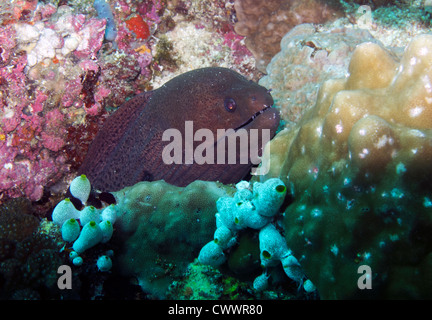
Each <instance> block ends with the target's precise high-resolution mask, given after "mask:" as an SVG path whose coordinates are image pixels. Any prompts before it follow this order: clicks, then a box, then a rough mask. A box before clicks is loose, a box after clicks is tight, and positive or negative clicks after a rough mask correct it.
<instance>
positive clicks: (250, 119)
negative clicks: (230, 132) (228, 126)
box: [234, 105, 272, 132]
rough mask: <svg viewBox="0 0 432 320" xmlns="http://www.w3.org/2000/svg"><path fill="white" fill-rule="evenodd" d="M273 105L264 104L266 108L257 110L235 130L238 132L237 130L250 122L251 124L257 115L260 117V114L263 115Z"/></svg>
mask: <svg viewBox="0 0 432 320" xmlns="http://www.w3.org/2000/svg"><path fill="white" fill-rule="evenodd" d="M271 107H272V106H267V105H264V109H262V110H260V111H257V112H255V113H254V114H253V115H252V116H251V117H250V118H249V119H248V120H246V121H245V122H243V123H242V124H241V125H240V126H238V127H237V128H235V129H234V131H236V132H237V130H239V129H242V128H244V127H246V126H247V125H248V124H250V123H251V122H252V121H254V120H255V119H256V118H257V117H259V116H260V115H262V114H263V113H264V112H265V111H266V110H268V109H270V108H271Z"/></svg>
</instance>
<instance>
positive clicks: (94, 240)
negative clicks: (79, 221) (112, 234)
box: [72, 221, 103, 253]
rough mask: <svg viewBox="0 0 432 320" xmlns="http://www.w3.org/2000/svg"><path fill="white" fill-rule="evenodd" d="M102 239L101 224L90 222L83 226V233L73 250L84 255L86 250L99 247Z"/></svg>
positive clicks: (74, 244)
mask: <svg viewBox="0 0 432 320" xmlns="http://www.w3.org/2000/svg"><path fill="white" fill-rule="evenodd" d="M102 239H103V233H102V230H101V228H100V226H99V224H97V223H96V222H94V221H90V222H88V223H86V224H85V225H84V226H83V228H82V230H81V233H80V235H79V237H78V239H77V240H76V241H75V242H74V243H73V246H72V248H73V250H74V251H76V252H78V253H83V252H84V251H85V250H87V249H90V248H91V247H94V246H95V245H97V244H98V243H99V242H101V241H102Z"/></svg>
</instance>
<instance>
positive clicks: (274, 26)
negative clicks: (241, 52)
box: [234, 0, 341, 72]
mask: <svg viewBox="0 0 432 320" xmlns="http://www.w3.org/2000/svg"><path fill="white" fill-rule="evenodd" d="M234 6H235V10H236V15H237V19H238V22H237V23H236V24H235V26H234V29H235V31H236V32H237V33H238V34H240V35H242V36H246V40H245V43H246V46H247V47H248V49H249V50H250V51H251V52H252V53H253V55H254V57H255V59H256V67H257V68H258V69H259V70H260V71H262V72H265V67H266V65H267V64H268V63H269V62H270V60H271V58H272V57H273V56H274V55H275V54H276V53H278V52H279V50H280V40H281V39H282V37H283V36H284V35H285V34H286V33H287V32H288V31H289V30H290V29H292V28H293V27H295V26H296V25H299V24H302V23H324V22H326V21H328V20H330V19H334V18H337V17H338V16H339V15H340V12H341V11H340V9H339V7H338V3H337V1H321V0H307V1H300V0H283V1H280V0H267V1H260V0H236V1H235V4H234Z"/></svg>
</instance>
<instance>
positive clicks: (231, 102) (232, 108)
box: [224, 98, 237, 112]
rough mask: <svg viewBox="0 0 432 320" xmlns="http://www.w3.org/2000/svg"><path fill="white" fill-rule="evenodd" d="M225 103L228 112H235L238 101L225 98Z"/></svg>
mask: <svg viewBox="0 0 432 320" xmlns="http://www.w3.org/2000/svg"><path fill="white" fill-rule="evenodd" d="M224 105H225V109H226V110H227V111H228V112H234V111H235V109H236V108H237V103H236V102H235V100H234V99H232V98H225V101H224Z"/></svg>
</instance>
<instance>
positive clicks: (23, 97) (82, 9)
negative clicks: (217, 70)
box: [0, 0, 253, 202]
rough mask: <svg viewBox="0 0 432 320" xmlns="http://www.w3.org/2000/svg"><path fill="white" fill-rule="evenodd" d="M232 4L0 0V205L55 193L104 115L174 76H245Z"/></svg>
mask: <svg viewBox="0 0 432 320" xmlns="http://www.w3.org/2000/svg"><path fill="white" fill-rule="evenodd" d="M68 4H69V5H68ZM167 6H169V7H170V9H169V10H167V9H166V8H167ZM232 6H233V4H232V2H231V1H229V2H227V3H223V2H220V1H217V2H215V3H208V4H203V3H202V2H201V1H187V2H185V3H183V2H169V3H167V2H165V1H161V0H152V1H145V2H131V1H108V0H104V1H102V0H101V1H99V0H98V1H96V3H94V2H93V1H73V2H64V1H60V2H59V1H44V2H42V1H36V0H33V1H15V2H4V3H1V4H0V9H1V10H0V11H1V12H0V20H1V25H0V88H1V90H0V119H1V125H0V149H1V152H2V154H3V155H4V157H2V158H1V159H0V178H1V179H0V181H1V182H0V201H1V202H3V201H6V200H7V199H8V198H14V197H20V196H25V197H28V198H30V199H31V200H32V201H38V200H40V199H41V198H42V197H43V195H44V193H45V194H48V195H49V194H50V192H51V193H54V194H55V193H56V192H58V191H59V190H61V186H60V185H62V186H64V185H66V184H67V183H68V182H70V181H71V180H72V177H73V176H74V175H75V173H76V170H77V168H78V167H79V166H80V164H81V162H82V160H83V155H85V153H86V151H87V148H88V145H89V143H90V142H91V141H92V139H93V138H94V136H95V134H96V132H97V130H98V127H99V126H100V125H101V124H102V123H103V122H104V120H105V119H106V117H107V115H108V114H109V113H110V112H112V111H114V110H115V109H116V108H117V107H118V106H120V105H121V104H122V103H123V102H124V101H125V100H126V99H127V98H129V97H131V96H133V95H135V94H138V93H141V92H143V91H145V90H151V89H153V88H154V87H157V86H159V85H161V84H162V83H164V82H166V80H167V78H166V77H169V78H171V77H172V76H173V75H174V72H177V73H182V72H184V71H189V70H190V69H193V68H194V67H195V68H196V67H197V66H198V67H202V66H203V65H207V66H211V65H224V66H226V67H232V66H233V67H234V69H236V70H239V71H240V70H241V71H243V72H245V73H246V75H248V76H249V75H250V74H252V73H253V67H252V62H251V61H252V60H249V58H250V57H251V56H250V53H249V51H248V50H247V49H246V48H245V46H244V44H243V43H242V39H243V37H241V36H238V35H237V34H235V32H234V31H233V27H232V24H231V23H230V20H229V19H230V14H232V11H233V10H232ZM183 27H185V29H184V30H183ZM215 30H216V31H215ZM172 32H173V33H172ZM182 32H189V33H190V35H184V34H183V35H184V36H181V35H180V33H182ZM170 33H172V34H170ZM200 33H202V34H200ZM167 34H170V35H169V36H168V37H166V36H165V35H167ZM202 35H205V36H204V37H203V36H202ZM155 36H157V37H155ZM173 36H174V37H175V39H174V40H173ZM197 36H198V38H197ZM164 38H165V39H168V41H160V40H159V39H164ZM195 42H196V46H195V47H194V45H195V44H194V43H195ZM158 48H161V49H162V50H159V49H158ZM186 48H192V49H193V50H192V51H188V50H186ZM209 53H211V57H210V56H209ZM197 54H198V56H199V57H200V58H198V57H197ZM167 57H168V58H167ZM56 184H57V185H56Z"/></svg>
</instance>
